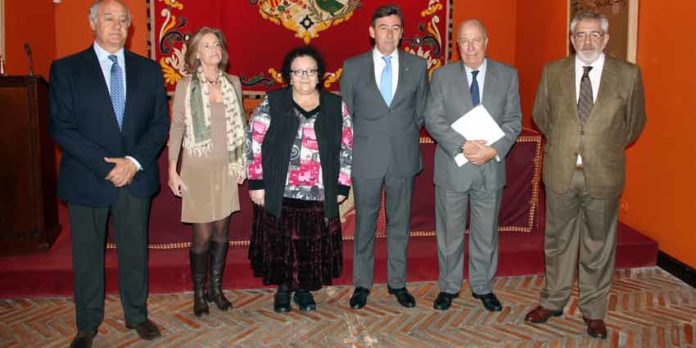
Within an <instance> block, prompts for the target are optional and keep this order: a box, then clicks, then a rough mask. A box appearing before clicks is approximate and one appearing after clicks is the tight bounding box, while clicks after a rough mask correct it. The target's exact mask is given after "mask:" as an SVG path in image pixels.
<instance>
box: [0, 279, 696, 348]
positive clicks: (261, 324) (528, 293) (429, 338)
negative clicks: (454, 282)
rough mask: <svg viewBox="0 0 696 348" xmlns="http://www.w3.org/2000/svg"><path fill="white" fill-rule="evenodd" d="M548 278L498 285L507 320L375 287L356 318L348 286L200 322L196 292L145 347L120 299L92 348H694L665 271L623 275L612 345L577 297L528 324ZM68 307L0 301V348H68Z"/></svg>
mask: <svg viewBox="0 0 696 348" xmlns="http://www.w3.org/2000/svg"><path fill="white" fill-rule="evenodd" d="M542 284H543V277H539V276H529V277H507V278H499V279H497V280H496V283H495V292H496V294H497V295H498V297H499V298H500V299H501V301H502V302H503V305H504V309H503V311H502V312H498V313H490V312H487V311H485V310H484V309H483V308H482V307H481V305H480V303H479V302H478V301H476V300H474V299H472V298H471V297H470V296H469V289H468V286H467V285H466V284H465V287H464V289H463V290H462V292H461V296H460V297H459V298H458V299H456V300H455V302H454V305H453V306H452V308H450V310H449V311H446V312H441V311H435V310H433V309H432V302H433V300H434V298H435V296H437V293H438V289H437V286H436V284H435V283H434V282H422V283H412V284H409V290H410V291H411V293H412V294H413V295H414V296H415V297H416V300H417V302H418V305H417V307H416V308H413V309H405V308H401V307H400V306H399V305H398V304H397V303H396V300H395V299H394V298H393V297H392V296H391V295H388V294H387V291H386V286H384V285H378V286H376V287H375V288H374V289H373V292H372V294H371V295H370V297H369V300H368V305H367V307H365V308H364V309H362V310H358V311H355V310H351V309H350V308H349V307H348V304H347V303H348V298H349V297H350V295H351V293H352V288H351V287H345V286H341V287H327V288H324V289H322V290H321V291H318V292H317V293H316V294H315V298H316V300H317V302H318V310H317V311H314V312H300V311H299V310H297V309H296V308H295V309H294V310H293V311H292V312H290V313H288V314H277V313H275V312H273V309H272V301H273V291H272V290H270V289H259V290H235V291H228V292H227V296H228V298H230V300H232V302H233V304H234V306H235V308H234V309H233V310H232V311H230V312H220V311H218V310H217V309H216V308H214V307H213V308H211V313H210V315H209V316H206V317H204V318H202V319H198V318H195V317H194V316H193V315H192V314H191V293H190V292H189V293H179V294H169V295H153V296H151V297H150V299H149V311H150V318H151V319H153V320H154V321H155V322H156V323H157V324H158V325H159V326H160V327H161V329H162V333H163V337H162V338H160V339H158V340H156V341H153V342H145V341H141V340H139V339H138V336H137V334H136V333H135V332H133V331H127V330H126V329H125V328H124V325H123V319H122V313H121V308H120V302H119V299H118V296H108V297H107V300H106V301H107V303H106V316H105V320H104V323H103V324H102V325H101V327H100V328H99V334H98V335H97V337H96V338H95V341H94V345H95V347H124V346H156V347H232V346H234V347H458V346H463V347H473V346H484V347H488V346H491V347H493V346H494V347H565V346H567V347H584V346H591V347H597V346H610V347H634V346H635V347H666V346H669V347H696V337H694V336H696V289H694V288H692V287H690V286H689V285H686V284H684V283H682V282H681V281H679V280H678V279H676V278H674V277H672V276H671V275H669V274H668V273H666V272H664V271H662V270H660V269H659V268H647V269H633V270H626V271H619V272H617V273H616V275H615V282H614V287H613V289H612V292H611V296H610V304H609V306H610V308H609V314H608V317H607V325H608V327H609V337H608V338H607V339H606V340H598V339H592V338H590V337H589V336H587V335H586V334H585V325H584V323H583V321H582V317H581V314H580V313H579V310H578V308H577V297H576V295H577V292H576V291H574V293H573V298H572V300H571V303H570V304H569V305H568V306H567V307H566V310H565V313H564V315H563V316H562V317H560V318H553V319H551V320H550V321H549V322H548V323H546V324H543V325H531V324H527V323H525V322H524V315H525V314H526V312H527V311H528V310H530V309H532V308H533V307H534V306H535V305H536V303H537V300H538V296H539V289H540V287H541V285H542ZM73 311H74V308H73V304H72V300H71V299H70V298H35V299H12V300H0V347H67V346H68V344H69V342H70V340H71V339H72V336H73V335H74V333H75V332H74V330H75V329H74V313H73Z"/></svg>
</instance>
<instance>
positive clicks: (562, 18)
mask: <svg viewBox="0 0 696 348" xmlns="http://www.w3.org/2000/svg"><path fill="white" fill-rule="evenodd" d="M519 3H520V4H522V3H523V1H520V2H519ZM524 3H527V2H524ZM533 3H534V6H520V5H518V6H517V20H516V23H517V27H516V30H515V32H516V36H515V41H516V42H517V51H516V55H515V66H516V67H517V71H518V73H519V76H520V102H521V104H522V125H523V126H525V127H533V126H532V123H533V122H532V107H533V106H534V97H535V95H536V89H537V85H538V84H539V78H540V76H541V70H542V68H543V67H544V64H545V63H546V62H549V61H552V60H556V59H559V58H562V57H565V56H566V55H567V53H566V47H567V46H566V45H567V33H568V24H567V23H568V19H567V18H568V6H567V2H566V1H559V0H535V1H534V2H533Z"/></svg>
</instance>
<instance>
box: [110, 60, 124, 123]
mask: <svg viewBox="0 0 696 348" xmlns="http://www.w3.org/2000/svg"><path fill="white" fill-rule="evenodd" d="M109 59H111V61H112V62H114V63H113V64H111V82H110V86H111V106H113V108H114V114H115V115H116V123H118V129H119V130H120V129H122V127H123V112H124V109H125V108H126V93H125V91H124V88H123V87H124V86H123V73H122V72H121V66H119V65H118V59H117V57H116V56H115V55H110V56H109Z"/></svg>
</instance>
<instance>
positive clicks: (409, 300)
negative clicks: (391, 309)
mask: <svg viewBox="0 0 696 348" xmlns="http://www.w3.org/2000/svg"><path fill="white" fill-rule="evenodd" d="M387 290H389V293H390V294H392V295H394V296H395V297H396V300H397V301H399V304H400V305H402V306H404V307H406V308H413V307H415V306H416V299H415V298H413V295H411V294H409V293H408V290H406V287H403V288H401V289H392V288H391V287H390V286H388V285H387Z"/></svg>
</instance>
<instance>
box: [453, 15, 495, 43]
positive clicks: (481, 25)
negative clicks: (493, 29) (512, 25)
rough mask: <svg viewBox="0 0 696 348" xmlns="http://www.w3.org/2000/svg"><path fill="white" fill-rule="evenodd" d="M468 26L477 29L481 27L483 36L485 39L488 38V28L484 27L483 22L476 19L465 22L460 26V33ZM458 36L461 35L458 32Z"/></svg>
mask: <svg viewBox="0 0 696 348" xmlns="http://www.w3.org/2000/svg"><path fill="white" fill-rule="evenodd" d="M467 24H473V25H476V26H477V27H479V29H481V35H483V38H484V39H487V38H488V29H486V26H485V25H483V22H481V21H480V20H478V19H475V18H472V19H467V20H465V21H463V22H462V24H460V25H459V31H461V30H462V27H463V26H465V25H467ZM457 35H459V32H457Z"/></svg>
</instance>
